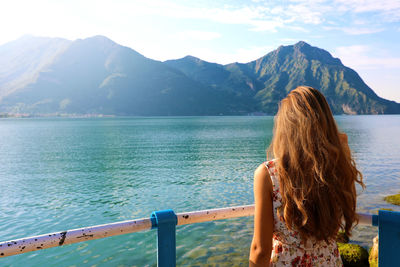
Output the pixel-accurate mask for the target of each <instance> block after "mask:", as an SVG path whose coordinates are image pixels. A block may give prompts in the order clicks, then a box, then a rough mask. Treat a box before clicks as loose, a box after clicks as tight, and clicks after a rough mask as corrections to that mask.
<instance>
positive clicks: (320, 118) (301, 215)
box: [268, 86, 365, 241]
mask: <svg viewBox="0 0 400 267" xmlns="http://www.w3.org/2000/svg"><path fill="white" fill-rule="evenodd" d="M346 146H347V145H343V144H342V142H341V141H340V137H339V131H338V128H337V126H336V123H335V120H334V118H333V115H332V112H331V109H330V108H329V105H328V103H327V101H326V99H325V97H324V96H323V95H322V94H321V93H320V92H319V91H318V90H316V89H314V88H312V87H307V86H299V87H297V88H296V89H295V90H293V91H291V92H290V93H289V95H288V96H287V97H286V98H284V99H283V100H282V101H281V103H280V106H279V110H278V113H277V115H276V117H275V125H274V135H273V138H272V142H271V145H270V147H269V149H268V152H269V154H271V153H272V154H273V156H274V157H275V158H277V161H276V170H277V172H278V174H279V182H280V190H281V192H280V193H281V195H282V206H281V208H280V209H278V213H279V216H280V217H281V218H282V219H283V220H284V222H285V224H286V225H287V227H288V228H289V229H292V230H296V231H298V232H299V234H300V236H301V237H302V238H303V239H307V238H309V237H314V238H315V239H317V240H326V241H328V240H329V239H332V238H335V236H336V234H337V231H338V230H339V229H340V228H341V229H344V231H345V233H346V234H348V235H350V234H351V229H352V226H353V224H354V223H355V222H358V219H357V214H356V188H355V182H357V183H359V184H360V185H361V186H362V187H363V188H364V187H365V186H364V184H363V182H362V174H361V173H360V172H359V171H358V170H357V168H356V164H355V161H354V160H353V159H352V157H351V154H350V153H349V151H348V147H346Z"/></svg>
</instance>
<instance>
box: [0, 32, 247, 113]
mask: <svg viewBox="0 0 400 267" xmlns="http://www.w3.org/2000/svg"><path fill="white" fill-rule="evenodd" d="M34 39H35V38H33V40H32V41H33V42H34V41H35V40H34ZM25 41H26V40H17V41H15V46H16V47H17V48H19V49H20V50H24V49H21V48H20V47H21V45H20V42H25ZM8 46H11V44H8ZM61 48H62V52H60V53H57V54H55V55H54V56H53V57H52V58H51V59H50V58H48V60H47V61H46V64H43V67H42V68H41V69H40V70H39V71H35V77H34V79H33V78H32V80H31V82H30V83H29V84H23V83H19V86H15V87H14V89H13V90H12V91H11V90H9V89H8V88H7V87H6V86H4V87H1V88H0V91H2V92H4V97H3V98H2V100H1V102H0V111H3V112H8V113H33V114H39V113H41V114H43V113H45V114H46V113H56V112H57V113H78V114H87V113H102V114H116V115H213V114H220V113H223V114H231V113H233V112H237V110H236V108H237V105H232V103H236V102H238V101H240V100H239V99H237V97H235V96H234V95H233V94H232V95H229V94H225V93H224V94H222V93H220V92H218V91H215V90H213V89H212V88H209V87H207V86H204V85H202V84H200V83H197V82H195V81H193V80H192V79H190V78H188V77H187V76H186V75H185V74H183V73H182V72H181V71H179V70H177V69H175V68H171V67H169V66H168V65H166V64H164V63H162V62H159V61H155V60H152V59H148V58H146V57H144V56H143V55H141V54H139V53H137V52H136V51H134V50H132V49H130V48H128V47H124V46H120V45H118V44H116V43H115V42H113V41H111V40H110V39H108V38H106V37H103V36H95V37H92V38H87V39H83V40H80V39H79V40H76V41H74V42H70V43H69V44H68V45H67V46H66V47H65V44H59V47H58V50H57V51H60V50H61ZM51 49H53V47H52V46H50V45H49V46H47V47H40V49H39V50H40V51H42V53H43V54H46V53H49V52H48V51H49V50H51ZM0 51H2V50H0ZM24 53H27V52H25V51H24ZM1 57H2V53H1V52H0V58H1ZM32 61H34V60H32ZM15 64H16V63H15ZM15 76H17V77H18V75H15ZM1 77H2V76H1ZM1 81H3V79H2V80H1ZM204 103H207V104H206V105H205V104H204ZM244 111H245V112H246V111H247V110H244Z"/></svg>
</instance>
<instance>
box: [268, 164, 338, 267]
mask: <svg viewBox="0 0 400 267" xmlns="http://www.w3.org/2000/svg"><path fill="white" fill-rule="evenodd" d="M264 164H265V166H266V167H267V169H268V171H269V174H270V176H271V180H272V186H273V192H272V199H273V209H274V230H273V235H272V239H273V244H272V254H271V262H270V266H305V267H308V266H343V263H342V260H341V258H340V255H339V250H338V248H337V244H336V241H335V240H332V241H331V242H326V241H316V240H310V239H309V240H307V241H306V242H304V241H302V240H301V238H300V235H299V234H298V233H297V232H296V231H292V230H289V229H288V228H287V227H286V225H285V223H284V222H283V221H281V220H280V219H279V218H278V215H277V211H278V208H279V207H280V206H282V196H281V194H280V192H279V179H278V175H277V172H276V169H275V165H274V160H272V161H267V162H265V163H264Z"/></svg>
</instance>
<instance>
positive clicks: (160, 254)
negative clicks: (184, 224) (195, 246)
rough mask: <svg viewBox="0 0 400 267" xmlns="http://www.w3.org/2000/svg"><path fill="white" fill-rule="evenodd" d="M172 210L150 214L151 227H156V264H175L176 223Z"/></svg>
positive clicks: (173, 265) (165, 266)
mask: <svg viewBox="0 0 400 267" xmlns="http://www.w3.org/2000/svg"><path fill="white" fill-rule="evenodd" d="M177 222H178V219H177V217H176V214H175V212H174V211H173V210H161V211H154V212H153V213H152V214H151V223H152V228H155V227H157V266H158V267H175V266H176V234H175V229H176V224H177Z"/></svg>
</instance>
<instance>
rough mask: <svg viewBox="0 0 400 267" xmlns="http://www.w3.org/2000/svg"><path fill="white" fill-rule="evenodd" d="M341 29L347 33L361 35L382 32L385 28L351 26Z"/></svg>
mask: <svg viewBox="0 0 400 267" xmlns="http://www.w3.org/2000/svg"><path fill="white" fill-rule="evenodd" d="M341 30H342V31H343V32H344V33H347V34H350V35H361V34H372V33H377V32H381V31H383V30H384V29H383V28H355V27H349V28H341Z"/></svg>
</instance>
